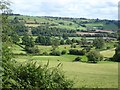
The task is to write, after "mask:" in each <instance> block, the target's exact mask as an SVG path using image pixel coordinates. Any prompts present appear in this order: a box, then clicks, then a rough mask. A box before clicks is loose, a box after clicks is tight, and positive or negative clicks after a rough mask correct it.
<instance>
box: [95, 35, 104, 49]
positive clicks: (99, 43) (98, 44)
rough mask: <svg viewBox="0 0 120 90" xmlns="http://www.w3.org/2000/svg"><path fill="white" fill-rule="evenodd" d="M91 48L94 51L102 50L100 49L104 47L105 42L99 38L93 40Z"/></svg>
mask: <svg viewBox="0 0 120 90" xmlns="http://www.w3.org/2000/svg"><path fill="white" fill-rule="evenodd" d="M93 46H94V47H95V48H96V49H102V48H104V46H105V41H104V39H103V38H101V37H98V38H95V40H93Z"/></svg>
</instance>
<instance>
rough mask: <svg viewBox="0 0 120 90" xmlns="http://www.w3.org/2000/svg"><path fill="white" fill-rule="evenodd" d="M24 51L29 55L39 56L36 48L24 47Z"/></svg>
mask: <svg viewBox="0 0 120 90" xmlns="http://www.w3.org/2000/svg"><path fill="white" fill-rule="evenodd" d="M25 51H26V52H27V53H30V54H39V53H40V50H39V49H38V48H37V47H29V46H25Z"/></svg>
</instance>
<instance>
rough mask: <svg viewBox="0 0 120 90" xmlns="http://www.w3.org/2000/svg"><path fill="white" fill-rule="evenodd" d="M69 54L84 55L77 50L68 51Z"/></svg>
mask: <svg viewBox="0 0 120 90" xmlns="http://www.w3.org/2000/svg"><path fill="white" fill-rule="evenodd" d="M69 53H70V54H73V55H85V51H84V50H77V49H70V50H69Z"/></svg>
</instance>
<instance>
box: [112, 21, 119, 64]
mask: <svg viewBox="0 0 120 90" xmlns="http://www.w3.org/2000/svg"><path fill="white" fill-rule="evenodd" d="M119 25H120V21H119ZM119 29H120V28H119ZM113 61H117V62H120V30H118V45H117V47H116V49H115V55H114V56H113Z"/></svg>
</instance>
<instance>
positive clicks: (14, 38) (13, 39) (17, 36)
mask: <svg viewBox="0 0 120 90" xmlns="http://www.w3.org/2000/svg"><path fill="white" fill-rule="evenodd" d="M11 39H12V41H13V43H18V42H19V41H20V37H19V35H17V34H16V33H14V34H12V35H11Z"/></svg>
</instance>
